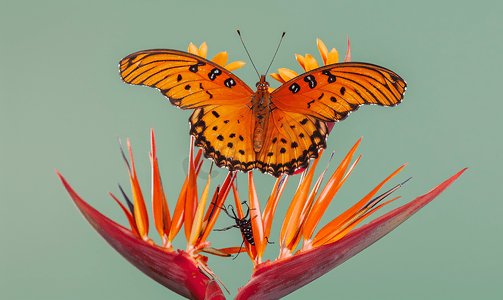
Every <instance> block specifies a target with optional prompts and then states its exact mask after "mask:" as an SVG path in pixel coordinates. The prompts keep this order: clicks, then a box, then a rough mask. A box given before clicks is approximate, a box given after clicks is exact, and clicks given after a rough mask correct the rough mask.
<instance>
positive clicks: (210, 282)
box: [56, 129, 464, 299]
mask: <svg viewBox="0 0 503 300" xmlns="http://www.w3.org/2000/svg"><path fill="white" fill-rule="evenodd" d="M360 140H361V139H360ZM360 140H359V141H358V142H357V143H356V144H355V146H354V147H353V148H352V149H351V150H350V152H349V153H348V154H347V155H346V157H345V158H344V159H343V161H342V162H341V164H340V165H339V167H338V168H337V169H336V170H335V172H334V173H333V174H332V176H331V177H330V178H329V179H328V181H327V183H326V184H325V186H324V187H323V188H321V183H322V181H323V179H324V177H325V174H326V172H327V169H325V171H323V172H322V174H321V175H320V176H319V178H318V179H317V181H316V182H315V184H314V186H313V188H312V189H311V190H310V187H311V185H312V182H313V179H314V171H315V168H316V165H317V163H318V161H319V158H318V159H316V160H315V161H314V162H313V164H312V167H311V168H310V169H309V170H306V171H304V172H303V174H302V176H300V184H299V186H298V188H297V192H296V194H295V196H294V198H293V200H292V202H291V204H290V207H289V209H288V211H287V213H286V216H285V218H284V221H283V226H282V229H281V232H280V238H279V247H280V249H279V255H278V258H277V259H276V260H274V261H272V262H271V261H266V262H262V256H263V254H264V251H265V249H266V247H267V245H268V242H269V236H270V233H271V232H270V231H271V225H272V222H273V219H274V214H275V211H276V206H277V204H278V202H279V200H280V198H281V195H282V192H283V190H284V189H285V186H286V183H287V181H288V179H289V176H286V175H285V176H283V177H281V178H278V179H277V180H276V183H275V185H274V188H273V191H272V193H271V195H270V197H269V199H268V201H267V204H266V206H265V209H264V211H263V212H262V213H261V209H260V203H259V199H258V197H257V192H256V188H255V184H254V181H253V175H252V172H249V173H248V182H249V193H248V199H249V201H248V202H249V213H250V219H249V222H250V224H251V228H252V235H253V241H254V242H253V244H250V243H248V241H247V239H245V240H244V243H245V247H244V249H245V251H246V252H247V253H248V255H249V257H250V258H251V260H252V262H253V265H254V268H253V274H252V277H251V279H250V281H249V282H248V283H247V284H246V285H245V286H243V287H242V288H240V289H239V290H238V294H237V296H236V299H278V298H281V297H283V296H285V295H287V294H289V293H291V292H292V291H294V290H296V289H298V288H300V287H302V286H304V285H305V284H307V283H309V282H311V281H312V280H314V279H316V278H318V277H320V276H321V275H323V274H325V273H327V272H328V271H330V270H332V269H333V268H335V267H336V266H338V265H339V264H341V263H343V262H344V261H346V260H347V259H349V258H350V257H352V256H354V255H355V254H357V253H358V252H360V251H361V250H363V249H365V248H366V247H368V246H369V245H371V244H372V243H374V242H375V241H377V240H378V239H380V238H381V237H383V236H384V235H386V234H387V233H388V232H390V231H391V230H393V229H394V228H395V227H397V226H398V225H399V224H401V223H402V222H403V221H405V220H406V219H407V218H409V217H410V216H411V215H412V214H414V213H415V212H416V211H418V210H419V209H420V208H422V207H423V206H424V205H426V204H427V203H428V202H430V201H431V200H433V199H434V198H435V197H436V196H438V195H439V194H440V193H441V192H442V191H443V190H445V189H446V188H447V187H448V186H449V185H450V184H451V183H452V182H453V181H454V180H456V179H457V178H458V177H459V176H460V175H461V173H463V171H464V170H462V171H460V172H458V173H457V174H456V175H454V176H453V177H451V178H450V179H448V180H447V181H445V182H444V183H442V184H440V185H438V186H437V187H435V188H434V189H433V190H431V191H430V192H429V193H427V194H426V195H424V196H421V197H419V198H417V199H416V200H414V201H412V202H410V203H408V204H406V205H404V206H402V207H399V208H397V209H395V210H393V211H391V212H389V213H387V214H385V215H383V216H381V217H379V218H377V219H376V220H374V221H372V222H370V223H369V224H367V225H364V226H362V227H360V228H358V229H354V227H355V226H356V225H357V224H358V223H360V222H361V221H363V220H364V219H365V218H367V217H368V216H369V215H371V214H372V213H373V212H375V211H376V210H377V209H379V208H381V207H383V206H384V205H386V204H387V203H389V202H391V201H393V200H395V199H397V198H398V197H397V198H394V199H392V200H390V201H388V202H386V203H384V204H379V203H380V202H381V201H382V200H383V199H384V198H385V197H386V196H388V195H389V194H391V193H392V192H393V191H395V190H396V189H398V188H399V187H400V186H401V184H399V185H397V186H395V187H394V188H393V189H391V190H389V191H388V192H386V193H384V194H382V195H381V196H379V197H376V198H373V197H374V196H375V194H376V193H377V192H378V190H379V189H380V188H381V187H382V186H383V185H384V183H385V182H387V181H388V180H390V179H391V178H392V177H393V176H395V175H396V174H398V173H399V172H400V170H401V169H402V168H403V167H404V166H402V167H400V168H399V169H398V170H396V171H395V172H393V173H392V174H391V175H390V176H388V177H387V178H386V179H385V180H384V181H383V182H382V183H380V184H379V185H378V186H377V187H376V188H374V189H373V190H372V191H371V192H370V193H369V194H368V195H367V196H365V197H364V198H363V199H362V200H360V201H359V202H357V204H355V205H354V206H353V207H351V208H350V209H348V210H347V211H346V212H344V213H343V214H341V215H340V216H338V217H336V218H335V219H334V220H333V221H331V222H329V223H328V224H327V225H326V226H324V227H323V228H322V229H320V230H319V231H318V232H317V233H316V234H314V232H315V229H316V227H317V225H318V222H319V221H320V218H321V216H322V215H323V213H324V212H325V210H326V209H327V207H328V205H329V203H330V201H331V200H332V199H333V197H334V196H335V194H336V193H337V191H338V190H339V189H340V188H341V186H342V185H343V184H344V182H345V181H346V179H347V178H348V176H349V174H350V173H351V172H352V170H353V169H354V167H355V166H356V164H357V163H358V161H359V159H360V158H357V159H356V160H355V162H353V163H352V164H351V159H352V157H353V155H354V153H355V151H356V149H357V147H358V145H359V143H360ZM127 148H128V152H129V156H130V162H131V163H129V162H128V160H127V159H126V155H124V152H122V155H123V158H124V161H125V163H126V167H127V170H128V173H129V175H130V182H131V190H132V195H133V201H132V202H131V201H129V199H128V198H127V196H126V194H125V193H124V192H123V191H122V189H121V192H122V193H123V194H124V197H125V198H126V202H127V203H128V206H129V210H128V209H127V208H126V207H125V206H124V205H122V204H121V203H120V202H119V201H118V199H117V198H116V197H115V196H114V195H112V194H111V193H110V195H111V196H112V197H113V198H114V199H115V200H116V201H117V203H118V204H119V205H120V207H121V208H122V210H123V211H124V213H125V215H126V217H127V219H128V221H129V224H130V227H131V229H126V228H124V227H122V226H121V225H119V224H117V223H115V222H114V221H112V220H110V219H108V218H107V217H105V216H104V215H102V214H101V213H99V212H98V211H97V210H95V209H94V208H92V207H91V206H89V205H88V204H87V203H86V202H85V201H84V200H82V198H80V197H79V196H78V195H77V193H76V192H75V191H74V190H73V189H72V188H71V187H70V185H69V184H68V182H67V181H66V180H65V179H64V178H63V176H61V174H59V173H58V172H57V171H56V173H57V174H58V176H59V177H60V179H61V181H62V183H63V185H64V187H65V188H66V190H67V191H68V193H69V194H70V196H71V198H72V199H73V201H74V202H75V204H76V205H77V208H78V209H79V210H80V211H81V213H82V214H83V215H84V217H85V218H86V219H87V220H88V221H89V223H90V224H91V225H92V226H93V227H94V228H95V229H96V230H97V231H98V233H99V234H100V235H101V236H102V237H103V238H104V239H105V240H106V241H107V242H108V243H109V244H110V245H111V246H112V247H113V248H114V249H115V250H116V251H117V252H119V253H120V254H121V255H122V256H123V257H124V258H126V259H127V260H128V261H129V262H130V263H131V264H133V265H134V266H136V267H137V268H138V269H139V270H141V271H142V272H144V273H145V274H146V275H148V276H150V277H151V278H152V279H154V280H156V281H157V282H159V283H160V284H162V285H163V286H165V287H167V288H169V289H171V290H173V291H174V292H176V293H178V294H180V295H182V296H184V297H186V298H189V299H225V297H224V295H223V293H222V290H221V289H220V287H219V285H218V284H217V283H216V280H218V277H217V276H216V275H215V274H214V273H213V272H212V271H211V269H210V268H209V267H208V264H207V263H208V259H209V258H208V257H207V256H205V255H203V254H214V255H217V256H224V257H226V256H230V254H232V253H238V252H241V250H242V249H241V247H231V248H225V249H215V248H213V247H211V246H210V245H211V243H210V242H209V240H208V235H209V233H210V232H211V230H212V228H213V225H214V224H215V221H216V220H217V218H218V216H219V214H220V211H221V209H222V208H223V207H224V202H225V200H226V198H227V195H228V193H230V190H232V191H233V194H234V200H235V206H236V210H237V217H238V218H239V219H244V217H245V214H244V212H243V208H242V205H241V201H240V197H239V194H238V190H237V188H236V187H235V185H234V183H233V182H234V179H235V177H236V173H235V172H229V173H228V175H227V177H226V179H225V181H224V182H223V184H222V185H221V186H220V187H217V188H216V190H215V192H214V193H213V196H212V199H211V201H210V202H209V203H208V197H209V196H210V189H209V187H210V182H211V168H210V172H209V176H208V180H207V183H206V185H205V187H204V189H203V192H202V193H201V197H200V198H199V197H198V187H197V183H196V177H197V176H198V173H199V172H200V170H201V166H202V160H201V154H202V152H201V150H200V151H199V152H198V153H197V155H196V157H195V158H194V146H193V140H191V146H190V156H189V157H190V158H189V172H188V175H187V176H186V179H185V182H184V184H183V187H182V189H181V193H180V195H179V197H178V202H177V204H176V207H175V209H174V211H173V214H172V215H171V214H170V210H169V208H168V203H167V197H166V193H165V191H164V189H163V188H162V184H161V180H160V174H159V166H158V163H157V155H156V146H155V138H154V131H153V129H152V130H151V148H152V150H151V152H150V161H151V165H152V173H151V178H152V185H151V187H152V190H151V195H152V199H151V200H152V213H153V221H154V226H155V228H156V230H157V232H158V234H159V235H160V236H161V238H162V245H156V244H155V243H154V242H153V241H152V240H151V239H150V238H149V237H148V231H149V219H148V215H147V213H146V205H145V202H144V197H143V194H142V191H141V189H140V186H139V183H138V177H137V174H136V170H135V164H134V160H133V154H132V148H131V143H130V142H129V140H128V141H127ZM121 151H122V146H121ZM320 157H321V155H320ZM327 167H328V166H327ZM402 184H403V183H402ZM318 192H319V195H318V196H316V195H317V194H318ZM372 198H373V199H372ZM315 199H316V200H315ZM206 206H208V208H207V209H206V213H204V211H205V208H206ZM182 225H183V226H184V231H185V238H186V240H187V247H186V249H185V250H174V249H173V247H172V245H171V242H172V241H173V239H174V237H175V236H176V235H177V233H178V232H179V231H180V229H181V227H182ZM301 239H302V246H300V249H299V250H298V251H295V249H296V248H297V246H298V245H300V241H301ZM250 241H251V240H250ZM224 288H225V286H224Z"/></svg>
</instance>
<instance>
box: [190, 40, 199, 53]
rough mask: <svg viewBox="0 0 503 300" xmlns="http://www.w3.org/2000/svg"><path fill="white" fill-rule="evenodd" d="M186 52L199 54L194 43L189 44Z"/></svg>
mask: <svg viewBox="0 0 503 300" xmlns="http://www.w3.org/2000/svg"><path fill="white" fill-rule="evenodd" d="M188 52H189V53H190V54H194V55H199V50H198V49H197V47H196V45H194V44H192V43H190V44H189V49H188Z"/></svg>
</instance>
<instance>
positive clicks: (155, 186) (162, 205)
mask: <svg viewBox="0 0 503 300" xmlns="http://www.w3.org/2000/svg"><path fill="white" fill-rule="evenodd" d="M150 144H151V148H152V152H151V153H150V161H151V164H152V214H153V216H154V225H155V228H156V229H157V232H158V233H159V235H160V236H161V238H162V240H163V244H165V243H166V242H167V238H168V234H169V227H170V224H167V223H166V221H167V220H166V215H167V217H168V219H169V210H168V206H167V202H166V198H165V197H164V193H163V190H162V186H161V178H160V175H159V165H158V163H157V154H156V151H155V137H154V128H152V129H151V130H150ZM168 222H169V221H168ZM169 223H170V222H169Z"/></svg>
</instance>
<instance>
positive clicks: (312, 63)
mask: <svg viewBox="0 0 503 300" xmlns="http://www.w3.org/2000/svg"><path fill="white" fill-rule="evenodd" d="M304 66H305V69H306V72H308V71H311V70H314V69H316V68H319V67H320V66H319V65H318V62H317V61H316V58H314V57H313V56H312V55H311V54H306V58H305V62H304Z"/></svg>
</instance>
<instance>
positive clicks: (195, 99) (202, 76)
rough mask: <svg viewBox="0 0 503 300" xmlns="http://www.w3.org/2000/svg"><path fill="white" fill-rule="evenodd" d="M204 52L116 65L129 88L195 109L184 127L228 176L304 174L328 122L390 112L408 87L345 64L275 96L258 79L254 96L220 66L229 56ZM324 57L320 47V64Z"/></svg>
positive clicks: (316, 72) (159, 54) (389, 75)
mask: <svg viewBox="0 0 503 300" xmlns="http://www.w3.org/2000/svg"><path fill="white" fill-rule="evenodd" d="M319 42H321V41H319ZM322 45H323V44H322ZM191 46H192V47H194V48H195V46H193V45H192V44H191ZM203 46H204V47H203ZM323 47H324V45H323ZM201 48H204V49H203V50H201V49H200V50H199V51H200V53H201V52H203V53H204V54H203V55H201V56H199V55H195V54H191V53H187V52H183V51H177V50H168V49H154V50H145V51H139V52H136V53H133V54H131V55H129V56H127V57H125V58H123V59H122V60H121V61H120V65H119V68H120V75H121V77H122V80H123V81H124V82H126V83H129V84H134V85H145V86H150V87H154V88H157V89H158V90H159V91H160V92H161V93H162V94H163V95H164V96H166V97H167V98H168V99H169V101H170V102H171V104H173V105H175V106H177V107H179V108H181V109H194V112H193V113H192V115H191V117H190V118H189V123H190V134H191V135H193V136H194V137H195V139H196V141H195V144H196V145H197V146H199V147H202V148H203V149H204V155H205V157H207V158H211V159H213V160H214V161H215V163H216V164H217V166H219V167H226V168H228V169H229V170H240V171H243V172H247V171H249V170H252V169H253V168H257V169H259V170H260V171H262V172H263V173H269V174H271V175H273V176H275V177H278V176H280V175H281V174H284V173H286V174H293V173H294V172H295V171H296V170H298V169H300V168H306V167H307V166H308V164H309V160H310V159H311V158H317V157H318V151H319V150H320V149H322V148H326V139H327V136H328V133H329V128H328V127H327V123H329V122H336V121H341V120H344V119H345V118H346V117H347V116H348V115H349V113H351V112H352V111H355V110H357V109H358V108H359V107H360V106H361V105H364V104H377V105H381V106H395V105H397V104H399V103H400V102H401V100H402V99H403V94H404V92H405V89H406V86H407V85H406V82H405V81H404V80H403V79H402V78H401V77H400V76H398V75H397V74H396V73H394V72H392V71H390V70H388V69H385V68H383V67H380V66H376V65H372V64H368V63H361V62H343V63H334V64H329V65H326V66H323V67H318V68H315V69H313V70H309V71H308V72H306V73H304V74H301V75H299V76H296V77H295V78H292V79H290V80H288V81H287V82H285V83H284V84H283V85H281V86H280V87H279V88H277V89H275V90H272V89H271V88H270V87H269V83H268V82H267V81H266V80H265V76H264V75H262V76H261V78H260V81H259V82H258V83H257V84H256V87H257V91H256V92H254V91H253V90H252V89H251V88H249V87H248V86H247V85H246V84H245V83H244V82H243V81H241V80H240V79H239V78H238V77H237V76H236V75H234V74H232V73H231V72H230V71H229V70H228V69H231V68H227V69H226V67H222V66H221V65H220V64H222V65H225V63H226V61H227V58H226V56H225V59H224V60H222V59H221V57H220V58H217V57H215V58H214V59H213V62H212V61H209V60H207V59H205V58H204V57H202V56H205V55H206V45H205V44H203V45H202V46H201ZM190 49H191V48H190V46H189V51H190ZM195 49H196V50H195V53H198V52H197V48H195ZM334 51H335V49H333V50H332V52H331V53H330V54H332V53H333V52H334ZM191 52H193V53H194V51H191ZM320 52H321V48H320ZM327 53H328V52H327V51H326V47H325V56H324V57H323V59H324V61H327ZM348 53H349V52H348ZM335 54H336V51H335ZM217 56H218V55H217ZM322 56H323V53H322ZM301 58H303V57H301ZM307 58H312V56H309V57H308V56H307V55H306V59H307ZM313 59H314V58H313ZM337 59H338V54H337ZM337 59H336V60H335V61H337ZM332 60H333V59H332ZM215 61H217V62H218V63H216V62H215ZM329 61H330V59H329ZM222 62H223V63H222ZM243 64H244V63H243ZM311 65H312V64H311ZM316 66H317V64H316ZM237 67H240V66H236V65H234V66H233V67H232V69H235V68H237ZM282 70H283V74H284V73H285V71H284V70H286V69H282ZM280 71H281V70H280ZM290 72H293V71H290ZM280 73H281V72H280ZM293 74H295V73H293ZM274 75H276V76H275V78H277V77H279V75H278V74H274ZM295 75H296V74H295ZM290 77H291V76H290ZM286 78H288V76H286Z"/></svg>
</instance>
